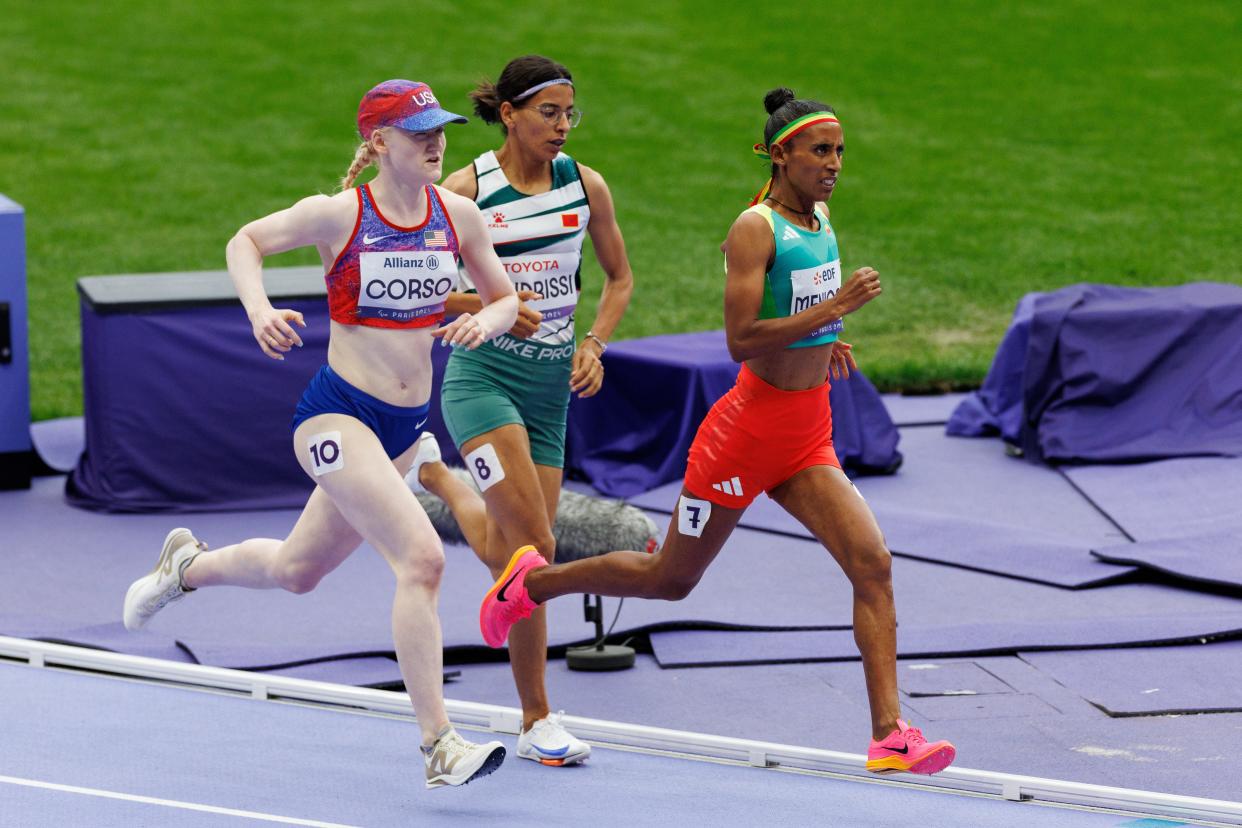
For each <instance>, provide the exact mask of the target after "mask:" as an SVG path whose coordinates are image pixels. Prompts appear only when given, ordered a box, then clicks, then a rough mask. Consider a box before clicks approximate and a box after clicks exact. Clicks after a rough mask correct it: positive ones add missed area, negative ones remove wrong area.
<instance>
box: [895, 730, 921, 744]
mask: <svg viewBox="0 0 1242 828" xmlns="http://www.w3.org/2000/svg"><path fill="white" fill-rule="evenodd" d="M901 735H902V736H904V737H906V744H908V745H925V744H927V738H926V737H925V736H923V731H921V730H919V729H918V728H917V727H907V728H906V729H905V730H903V731H902V732H901Z"/></svg>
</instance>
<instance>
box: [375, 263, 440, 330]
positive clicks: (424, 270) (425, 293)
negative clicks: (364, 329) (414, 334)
mask: <svg viewBox="0 0 1242 828" xmlns="http://www.w3.org/2000/svg"><path fill="white" fill-rule="evenodd" d="M358 272H359V277H360V280H361V284H360V286H359V290H358V315H359V316H361V317H366V318H369V319H390V320H392V321H394V322H408V321H409V320H411V319H418V318H419V317H422V316H429V315H431V314H436V313H441V312H443V310H444V298H445V297H446V296H448V294H449V291H450V290H452V289H453V284H454V282H455V281H456V278H457V268H456V261H455V260H454V257H453V256H452V255H449V254H446V253H426V252H423V251H418V250H410V251H404V252H401V251H398V252H390V253H362V254H361V255H359V257H358Z"/></svg>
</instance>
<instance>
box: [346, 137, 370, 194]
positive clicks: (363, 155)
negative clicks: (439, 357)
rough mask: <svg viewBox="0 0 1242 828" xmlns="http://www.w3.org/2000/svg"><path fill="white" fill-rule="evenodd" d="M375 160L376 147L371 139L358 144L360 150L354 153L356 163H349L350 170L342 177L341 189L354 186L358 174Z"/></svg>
mask: <svg viewBox="0 0 1242 828" xmlns="http://www.w3.org/2000/svg"><path fill="white" fill-rule="evenodd" d="M375 161H376V155H375V148H374V147H372V146H371V142H370V141H363V142H362V143H361V144H359V145H358V151H357V152H355V153H354V163H352V164H350V165H349V171H348V172H346V173H345V177H344V178H342V179H341V189H342V190H348V189H349V188H350V187H352V186H354V181H355V180H356V179H357V178H358V175H359V174H360V173H361V172H362V171H363V170H365V169H366V168H367V167H369V166H371V165H372V164H374V163H375Z"/></svg>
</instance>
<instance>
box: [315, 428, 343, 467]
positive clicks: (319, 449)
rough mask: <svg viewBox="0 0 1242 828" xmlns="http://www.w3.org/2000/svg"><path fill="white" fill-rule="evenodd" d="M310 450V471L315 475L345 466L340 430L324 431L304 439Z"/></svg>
mask: <svg viewBox="0 0 1242 828" xmlns="http://www.w3.org/2000/svg"><path fill="white" fill-rule="evenodd" d="M306 448H307V450H308V451H309V452H310V460H311V471H312V472H314V473H315V477H319V476H320V475H324V474H327V473H328V472H334V471H336V470H338V469H343V468H345V454H344V453H343V452H342V451H341V432H339V431H325V432H324V433H323V434H316V435H314V436H313V437H311V438H310V439H309V440H307V441H306Z"/></svg>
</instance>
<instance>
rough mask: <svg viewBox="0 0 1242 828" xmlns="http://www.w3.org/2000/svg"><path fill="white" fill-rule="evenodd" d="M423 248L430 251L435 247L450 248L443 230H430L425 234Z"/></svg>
mask: <svg viewBox="0 0 1242 828" xmlns="http://www.w3.org/2000/svg"><path fill="white" fill-rule="evenodd" d="M423 246H424V247H426V248H427V249H428V250H430V249H431V248H433V247H448V237H447V236H446V235H445V232H444V231H443V230H428V231H427V232H425V233H423Z"/></svg>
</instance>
